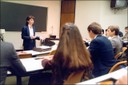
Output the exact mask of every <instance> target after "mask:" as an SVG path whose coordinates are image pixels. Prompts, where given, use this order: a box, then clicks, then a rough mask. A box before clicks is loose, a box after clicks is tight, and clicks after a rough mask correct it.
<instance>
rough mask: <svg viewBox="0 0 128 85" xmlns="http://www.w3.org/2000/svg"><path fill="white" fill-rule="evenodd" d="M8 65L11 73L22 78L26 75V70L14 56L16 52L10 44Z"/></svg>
mask: <svg viewBox="0 0 128 85" xmlns="http://www.w3.org/2000/svg"><path fill="white" fill-rule="evenodd" d="M9 57H10V58H9V59H10V60H9V61H10V63H11V69H12V73H14V74H16V75H19V76H22V75H24V74H25V73H26V69H25V67H24V66H23V64H22V63H21V61H20V59H19V57H18V56H17V54H16V51H15V49H14V47H13V45H12V44H10V56H9Z"/></svg>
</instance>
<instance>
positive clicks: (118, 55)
mask: <svg viewBox="0 0 128 85" xmlns="http://www.w3.org/2000/svg"><path fill="white" fill-rule="evenodd" d="M123 53H124V52H119V53H117V54H116V55H115V56H114V58H115V59H118V58H119V57H120V56H121V55H122V54H123Z"/></svg>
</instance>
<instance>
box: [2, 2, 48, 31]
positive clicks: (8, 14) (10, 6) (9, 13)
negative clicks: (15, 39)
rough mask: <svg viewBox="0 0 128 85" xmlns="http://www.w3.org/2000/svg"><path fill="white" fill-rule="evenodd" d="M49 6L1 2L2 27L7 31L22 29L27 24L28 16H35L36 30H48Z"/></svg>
mask: <svg viewBox="0 0 128 85" xmlns="http://www.w3.org/2000/svg"><path fill="white" fill-rule="evenodd" d="M47 10H48V8H47V7H40V6H32V5H24V4H16V3H10V2H3V1H2V2H1V14H0V19H1V20H0V26H1V27H0V29H5V30H6V31H21V29H22V27H23V26H24V25H25V22H26V20H25V19H26V17H27V16H29V15H32V16H34V17H35V23H34V26H35V27H36V31H37V32H40V31H46V28H47Z"/></svg>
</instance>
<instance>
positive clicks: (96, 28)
mask: <svg viewBox="0 0 128 85" xmlns="http://www.w3.org/2000/svg"><path fill="white" fill-rule="evenodd" d="M87 30H88V33H89V36H90V38H92V39H93V38H94V37H95V35H98V34H101V32H102V28H101V26H100V24H98V23H97V22H93V23H91V24H90V25H89V26H88V28H87Z"/></svg>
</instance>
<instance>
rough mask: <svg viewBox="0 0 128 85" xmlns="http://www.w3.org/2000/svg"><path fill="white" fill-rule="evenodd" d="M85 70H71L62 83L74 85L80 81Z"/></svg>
mask: <svg viewBox="0 0 128 85" xmlns="http://www.w3.org/2000/svg"><path fill="white" fill-rule="evenodd" d="M84 72H85V70H82V71H79V72H73V73H71V74H70V75H69V76H68V78H67V79H66V80H64V84H63V85H70V84H71V85H73V84H74V85H75V83H78V82H80V81H81V79H82V77H83V75H84Z"/></svg>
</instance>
